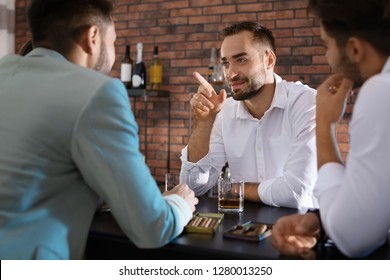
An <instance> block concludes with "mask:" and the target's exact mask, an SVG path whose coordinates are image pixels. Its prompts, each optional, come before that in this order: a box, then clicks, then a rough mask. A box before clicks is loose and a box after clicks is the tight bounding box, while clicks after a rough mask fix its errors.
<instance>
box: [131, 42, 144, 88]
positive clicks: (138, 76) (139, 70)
mask: <svg viewBox="0 0 390 280" xmlns="http://www.w3.org/2000/svg"><path fill="white" fill-rule="evenodd" d="M142 48H143V45H142V43H137V60H136V63H135V67H134V72H133V80H132V82H133V88H134V89H145V88H146V68H145V64H144V62H143V60H142Z"/></svg>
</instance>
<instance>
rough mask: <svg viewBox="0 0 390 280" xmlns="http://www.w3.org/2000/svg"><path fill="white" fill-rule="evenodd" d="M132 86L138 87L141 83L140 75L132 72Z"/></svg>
mask: <svg viewBox="0 0 390 280" xmlns="http://www.w3.org/2000/svg"><path fill="white" fill-rule="evenodd" d="M132 82H133V87H134V88H136V87H139V86H140V85H141V82H142V79H141V76H140V75H137V74H134V75H133V81H132Z"/></svg>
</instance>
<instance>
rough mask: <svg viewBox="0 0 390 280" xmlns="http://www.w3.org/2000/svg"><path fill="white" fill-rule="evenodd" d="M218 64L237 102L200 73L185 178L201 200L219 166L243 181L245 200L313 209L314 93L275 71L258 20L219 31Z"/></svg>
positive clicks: (268, 38) (268, 39)
mask: <svg viewBox="0 0 390 280" xmlns="http://www.w3.org/2000/svg"><path fill="white" fill-rule="evenodd" d="M222 36H223V38H224V39H223V42H222V45H221V62H222V66H223V71H224V76H225V79H226V81H227V83H228V85H229V87H230V89H231V94H232V98H228V99H226V92H225V90H221V92H220V93H219V94H217V93H216V92H215V90H214V89H213V88H212V86H211V85H210V84H209V83H207V81H206V80H205V79H204V78H203V77H202V76H201V75H200V74H199V73H197V72H195V73H194V76H195V78H196V79H197V80H198V82H199V84H200V86H199V88H198V91H197V93H196V94H195V95H194V96H193V98H192V99H191V106H192V109H193V111H194V114H195V117H196V124H195V127H194V130H193V132H192V134H191V137H190V139H189V143H188V146H187V147H185V148H184V149H183V151H182V157H181V160H182V169H181V174H182V175H183V176H185V175H187V174H189V186H190V188H192V189H193V190H194V191H195V193H196V194H197V195H202V194H204V193H206V192H207V191H208V190H209V189H210V188H212V187H213V185H215V183H216V181H217V179H218V177H219V175H220V171H221V169H222V167H223V166H224V165H225V163H226V162H228V164H229V168H230V172H231V176H232V177H235V178H240V179H243V180H244V181H245V199H247V200H251V201H255V202H262V203H264V204H267V205H272V206H277V207H291V208H300V207H312V206H313V200H312V190H313V187H314V184H315V180H316V177H317V170H316V168H317V165H316V151H315V90H313V89H311V88H309V87H308V86H305V85H302V84H301V83H300V82H298V83H291V82H286V81H284V80H282V79H281V78H280V77H279V76H277V75H276V74H275V73H274V66H275V62H276V56H275V40H274V37H273V35H272V33H271V31H270V30H268V29H266V28H264V27H263V26H261V25H259V24H257V23H253V22H241V23H237V24H233V25H231V26H229V27H227V28H225V29H224V30H223V31H222Z"/></svg>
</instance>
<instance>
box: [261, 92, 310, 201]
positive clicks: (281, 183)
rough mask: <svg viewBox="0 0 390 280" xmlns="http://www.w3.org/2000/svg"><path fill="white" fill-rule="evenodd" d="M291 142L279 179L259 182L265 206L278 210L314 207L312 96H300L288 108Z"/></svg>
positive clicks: (308, 94)
mask: <svg viewBox="0 0 390 280" xmlns="http://www.w3.org/2000/svg"><path fill="white" fill-rule="evenodd" d="M291 106H294V108H290V110H292V111H291V112H289V113H290V125H289V126H290V127H291V130H292V135H293V136H292V138H293V140H292V143H291V144H290V143H286V145H287V144H288V145H291V148H290V152H289V154H288V157H287V161H286V163H285V165H284V166H283V172H282V176H279V177H276V178H270V179H267V180H264V181H263V182H261V184H260V186H259V189H258V193H259V197H260V199H261V200H262V202H263V203H264V204H267V205H272V206H277V207H281V206H282V207H290V208H302V207H313V206H316V203H315V201H314V198H313V188H314V185H315V181H316V179H317V154H316V141H315V94H313V93H312V92H310V93H306V94H304V93H302V96H301V98H300V99H299V102H296V104H294V105H291Z"/></svg>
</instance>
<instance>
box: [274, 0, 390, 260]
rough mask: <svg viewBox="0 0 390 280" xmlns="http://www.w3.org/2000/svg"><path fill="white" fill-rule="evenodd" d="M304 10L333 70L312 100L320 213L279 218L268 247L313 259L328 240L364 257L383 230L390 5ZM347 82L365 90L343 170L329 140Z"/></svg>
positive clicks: (387, 197) (348, 1)
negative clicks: (314, 22) (314, 21)
mask: <svg viewBox="0 0 390 280" xmlns="http://www.w3.org/2000/svg"><path fill="white" fill-rule="evenodd" d="M352 7H353V9H352ZM308 9H309V11H310V12H312V13H313V14H314V15H315V16H317V17H318V18H319V19H320V21H321V38H322V40H323V41H324V43H325V46H326V47H327V59H328V62H329V64H330V66H331V67H332V69H333V70H334V71H335V72H336V74H335V75H333V76H331V77H329V78H328V79H327V80H326V81H325V82H324V83H323V84H322V85H321V86H320V87H319V88H318V94H317V151H318V167H319V176H318V182H317V184H316V187H315V195H316V197H317V198H318V202H319V205H320V209H321V210H320V212H318V211H317V212H313V213H307V214H305V215H293V216H288V217H284V218H281V219H280V220H279V221H278V222H277V223H276V225H275V226H274V228H273V244H274V246H275V247H276V248H277V249H278V250H280V252H282V253H283V254H288V255H300V254H312V253H313V251H311V250H310V249H311V248H312V247H313V246H314V245H315V244H316V243H317V242H318V241H320V240H321V239H323V237H324V236H325V235H326V234H327V235H328V236H329V237H330V238H331V239H332V241H333V242H334V243H335V244H336V246H337V247H338V249H340V251H341V252H343V253H344V254H345V255H347V256H350V257H363V256H366V255H368V254H370V253H371V252H372V251H374V250H375V249H376V248H378V247H379V246H381V245H383V244H384V243H386V241H387V239H388V233H389V229H390V203H389V201H390V187H389V185H390V172H389V165H390V145H389V143H390V122H389V119H390V111H389V104H390V92H389V88H390V59H389V55H390V2H389V0H372V1H366V0H343V1H340V0H310V2H309V6H308ZM367 19H369V21H368V20H367ZM351 80H354V81H355V82H356V83H357V85H358V86H359V84H361V82H362V81H363V82H364V84H363V86H362V87H361V89H360V91H359V96H358V99H357V102H356V104H355V107H354V111H353V115H352V120H351V123H350V139H351V142H350V144H351V146H350V151H349V156H348V161H347V164H346V165H345V164H344V163H343V161H342V160H341V159H340V157H339V153H338V150H337V149H336V146H337V145H336V142H335V140H334V134H335V124H336V122H337V121H338V119H339V118H340V116H341V115H342V112H343V107H344V103H345V99H346V97H348V94H349V93H350V92H351V88H352V82H351ZM325 233H326V234H325Z"/></svg>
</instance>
